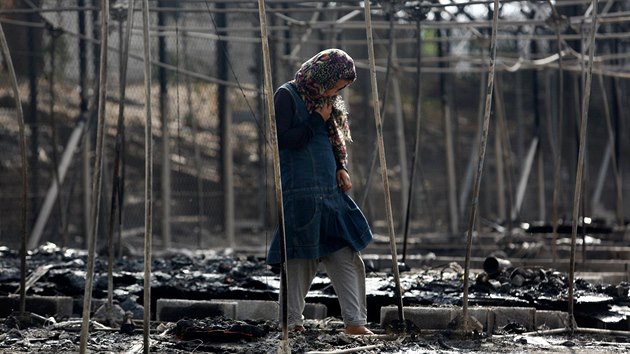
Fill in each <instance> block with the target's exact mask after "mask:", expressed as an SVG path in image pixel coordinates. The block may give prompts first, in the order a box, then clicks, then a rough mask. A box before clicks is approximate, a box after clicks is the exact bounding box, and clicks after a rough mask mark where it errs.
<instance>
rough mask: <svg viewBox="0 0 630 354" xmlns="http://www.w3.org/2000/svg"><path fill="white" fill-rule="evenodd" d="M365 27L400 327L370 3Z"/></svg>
mask: <svg viewBox="0 0 630 354" xmlns="http://www.w3.org/2000/svg"><path fill="white" fill-rule="evenodd" d="M365 25H366V27H365V28H366V34H367V43H368V46H367V49H368V54H369V57H370V79H371V84H372V107H374V121H375V123H376V138H377V139H376V140H377V143H378V155H379V157H380V162H381V175H382V176H383V191H384V192H385V210H386V214H387V226H388V229H389V247H390V251H391V254H392V272H393V273H394V280H395V281H396V285H395V286H396V288H395V289H394V293H395V294H396V297H397V299H396V300H397V305H398V319H399V320H400V323H401V325H402V324H403V323H404V321H405V316H404V314H403V301H402V288H401V286H400V272H399V270H398V255H397V254H396V235H394V218H393V213H392V203H391V197H390V192H389V180H388V178H387V163H386V161H385V144H384V142H383V129H382V124H383V122H382V120H381V112H380V110H379V109H378V107H379V104H378V87H377V84H376V64H375V61H376V60H375V59H374V39H373V37H372V17H371V14H370V2H369V1H366V2H365Z"/></svg>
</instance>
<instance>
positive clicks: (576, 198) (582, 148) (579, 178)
mask: <svg viewBox="0 0 630 354" xmlns="http://www.w3.org/2000/svg"><path fill="white" fill-rule="evenodd" d="M592 11H593V14H592V19H591V21H592V23H591V38H590V46H589V60H588V62H587V67H586V73H585V75H586V77H585V83H584V96H583V97H582V111H581V113H582V114H581V116H582V117H581V121H580V136H579V139H580V144H579V149H578V162H577V171H576V173H575V192H574V194H573V214H572V225H571V259H570V263H569V298H568V313H569V317H570V324H569V325H570V326H571V329H574V328H575V316H574V308H573V307H574V304H573V293H574V286H573V282H574V281H575V250H576V238H577V229H578V222H579V220H578V218H579V212H580V204H581V203H580V201H581V198H582V182H583V177H584V160H585V157H586V127H587V125H588V107H589V103H590V98H591V83H592V77H593V57H594V55H595V32H596V27H597V0H593V1H592ZM585 227H586V224H583V228H585Z"/></svg>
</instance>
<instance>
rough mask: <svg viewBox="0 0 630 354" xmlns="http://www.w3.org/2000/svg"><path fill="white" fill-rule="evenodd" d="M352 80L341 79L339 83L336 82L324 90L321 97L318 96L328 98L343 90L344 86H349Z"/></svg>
mask: <svg viewBox="0 0 630 354" xmlns="http://www.w3.org/2000/svg"><path fill="white" fill-rule="evenodd" d="M350 82H351V81H350V80H339V81H337V83H336V84H335V86H333V87H331V88H329V89H328V90H326V91H324V92H322V94H321V95H320V96H319V97H316V98H323V97H325V98H328V97H333V96H334V95H336V94H337V92H339V91H341V90H342V89H343V88H344V87H346V86H348V85H349V84H350Z"/></svg>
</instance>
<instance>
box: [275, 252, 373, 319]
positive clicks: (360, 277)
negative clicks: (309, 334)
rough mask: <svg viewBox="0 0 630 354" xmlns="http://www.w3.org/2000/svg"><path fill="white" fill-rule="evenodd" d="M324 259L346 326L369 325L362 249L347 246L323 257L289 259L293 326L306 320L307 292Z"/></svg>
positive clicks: (290, 309)
mask: <svg viewBox="0 0 630 354" xmlns="http://www.w3.org/2000/svg"><path fill="white" fill-rule="evenodd" d="M320 262H321V263H322V264H323V265H324V268H325V271H326V273H328V277H329V278H330V281H331V282H332V285H333V288H334V289H335V292H336V293H337V298H338V299H339V306H340V308H341V317H342V318H343V322H344V324H345V325H346V326H358V325H365V324H366V323H367V306H366V299H365V265H364V264H363V259H361V255H360V254H359V252H354V251H352V249H350V248H349V247H344V248H342V249H340V250H339V251H337V252H335V253H332V254H330V255H328V256H326V257H322V258H321V259H291V260H289V261H288V262H287V282H288V288H287V300H288V301H287V307H288V316H287V317H288V325H289V328H291V327H293V326H297V325H302V324H303V323H304V315H303V314H302V313H303V312H304V306H305V305H306V302H305V298H306V293H308V290H309V289H310V287H311V283H312V282H313V279H314V278H315V275H316V273H317V267H318V266H319V263H320ZM280 301H282V297H281V298H280ZM280 315H281V316H282V306H280Z"/></svg>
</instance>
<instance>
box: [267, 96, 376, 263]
mask: <svg viewBox="0 0 630 354" xmlns="http://www.w3.org/2000/svg"><path fill="white" fill-rule="evenodd" d="M282 89H284V90H287V91H288V92H289V93H290V94H291V97H292V99H293V103H294V107H295V114H294V115H295V117H294V119H299V120H300V121H304V120H306V119H307V118H308V117H309V112H308V111H307V110H306V106H305V104H304V102H303V101H302V99H301V98H300V96H299V94H298V93H297V91H295V88H294V87H293V86H292V85H291V84H288V83H286V84H284V85H282V86H281V87H280V90H282ZM336 173H337V165H336V163H335V156H334V153H333V149H332V146H331V144H330V140H329V138H328V131H327V129H326V125H325V124H322V125H320V126H319V127H318V128H317V129H316V130H315V131H314V134H313V137H312V139H311V140H310V141H309V142H308V144H306V145H305V146H304V147H302V148H299V149H283V150H281V151H280V175H281V181H282V199H283V210H284V224H285V237H286V250H287V253H286V254H287V259H318V258H320V257H323V256H326V255H329V254H331V253H333V252H335V251H338V250H340V249H341V248H343V247H347V246H348V247H350V248H351V249H352V250H354V251H360V250H362V249H364V248H365V247H366V246H367V245H368V244H369V243H370V241H371V240H372V231H371V230H370V226H369V225H368V222H367V220H366V218H365V216H364V215H363V213H362V212H361V210H360V209H359V207H358V206H357V205H356V203H355V202H354V201H353V200H352V199H351V198H350V196H348V195H347V194H346V193H345V192H343V191H342V190H341V188H339V186H337V177H336ZM279 248H280V246H279V230H278V229H277V228H276V230H275V233H274V236H273V240H272V242H271V245H270V247H269V253H268V256H267V262H268V263H269V264H278V263H280V249H279Z"/></svg>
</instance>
